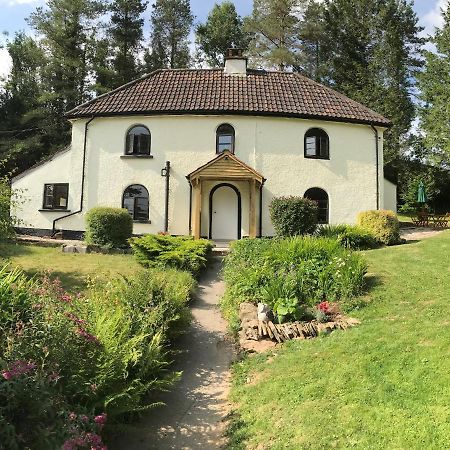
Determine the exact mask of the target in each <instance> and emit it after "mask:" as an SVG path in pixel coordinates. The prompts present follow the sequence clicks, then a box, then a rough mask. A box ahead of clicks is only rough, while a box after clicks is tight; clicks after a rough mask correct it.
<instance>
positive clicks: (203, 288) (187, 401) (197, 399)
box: [110, 257, 234, 450]
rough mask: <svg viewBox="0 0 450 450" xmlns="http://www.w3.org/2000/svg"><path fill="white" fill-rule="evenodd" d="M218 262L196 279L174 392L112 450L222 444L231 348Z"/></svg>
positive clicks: (204, 447) (162, 449) (161, 449)
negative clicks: (221, 302)
mask: <svg viewBox="0 0 450 450" xmlns="http://www.w3.org/2000/svg"><path fill="white" fill-rule="evenodd" d="M221 267H222V258H220V257H214V258H212V263H211V264H210V266H209V269H208V270H207V272H206V273H205V274H204V276H203V277H202V278H201V279H200V284H199V288H198V293H197V296H196V298H195V299H194V301H193V304H192V308H191V309H192V315H193V322H192V325H191V328H190V330H189V332H188V333H187V334H186V335H185V336H184V337H183V338H182V339H181V341H180V342H179V343H178V348H180V347H181V350H182V351H183V353H182V354H181V355H179V356H178V357H177V365H176V367H175V369H176V370H182V371H183V375H182V378H181V380H180V381H179V382H178V384H177V385H176V386H175V388H174V389H173V390H172V391H171V392H168V393H165V394H162V396H161V398H160V399H158V400H162V401H163V402H164V403H166V406H163V407H160V408H156V409H153V410H151V411H150V412H149V413H148V414H146V415H145V417H144V418H143V419H142V421H141V423H139V424H137V425H136V427H135V429H134V430H130V431H129V432H127V433H125V434H124V435H122V436H120V438H116V439H115V442H114V443H113V445H111V446H110V447H111V448H113V449H118V450H134V449H136V450H137V449H139V450H167V449H176V450H185V449H186V450H187V449H202V450H208V449H218V448H220V447H222V445H223V444H224V443H225V441H224V438H223V432H224V430H225V423H224V421H223V419H224V418H225V416H226V415H227V413H228V404H227V400H226V398H227V394H228V389H229V378H230V372H229V368H230V364H231V362H232V359H233V356H234V354H233V347H232V344H231V341H230V340H228V339H227V334H226V331H227V324H226V322H225V320H224V319H223V318H222V317H221V315H220V312H219V309H218V301H219V299H220V297H221V296H222V294H223V291H224V283H223V281H221V280H220V270H221Z"/></svg>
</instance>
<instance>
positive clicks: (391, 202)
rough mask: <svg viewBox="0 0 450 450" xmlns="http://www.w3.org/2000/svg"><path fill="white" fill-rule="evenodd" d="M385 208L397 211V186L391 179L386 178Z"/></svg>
mask: <svg viewBox="0 0 450 450" xmlns="http://www.w3.org/2000/svg"><path fill="white" fill-rule="evenodd" d="M383 184H384V204H383V208H384V209H389V210H390V211H394V212H395V213H397V186H396V185H395V184H394V183H391V182H390V181H389V180H386V178H385V179H384V183H383Z"/></svg>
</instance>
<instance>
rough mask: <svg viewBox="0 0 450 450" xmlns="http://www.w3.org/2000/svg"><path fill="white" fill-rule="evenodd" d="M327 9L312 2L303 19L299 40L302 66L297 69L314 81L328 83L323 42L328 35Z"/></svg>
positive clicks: (313, 0)
mask: <svg viewBox="0 0 450 450" xmlns="http://www.w3.org/2000/svg"><path fill="white" fill-rule="evenodd" d="M324 13H325V7H324V4H323V3H317V1H316V0H310V1H309V3H308V5H307V6H306V9H305V12H304V14H303V16H302V19H301V24H300V31H299V38H300V52H301V55H302V57H301V66H299V67H297V68H296V69H297V70H299V71H300V72H302V73H303V74H304V75H306V76H307V77H309V78H312V79H313V80H316V81H319V82H323V81H326V79H325V77H326V71H327V61H326V57H325V51H324V45H323V40H324V36H325V33H326V28H325V18H324Z"/></svg>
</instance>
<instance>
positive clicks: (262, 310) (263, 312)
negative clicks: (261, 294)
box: [258, 303, 271, 322]
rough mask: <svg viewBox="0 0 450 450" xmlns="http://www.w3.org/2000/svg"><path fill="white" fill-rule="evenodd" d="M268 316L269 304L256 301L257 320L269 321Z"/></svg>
mask: <svg viewBox="0 0 450 450" xmlns="http://www.w3.org/2000/svg"><path fill="white" fill-rule="evenodd" d="M270 316H271V314H270V308H269V306H268V305H266V304H265V303H258V320H260V321H261V322H269V320H270Z"/></svg>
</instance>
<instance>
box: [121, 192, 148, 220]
mask: <svg viewBox="0 0 450 450" xmlns="http://www.w3.org/2000/svg"><path fill="white" fill-rule="evenodd" d="M122 207H123V208H125V209H127V210H128V212H129V213H130V216H131V217H132V218H133V220H136V221H143V222H144V221H148V220H149V195H148V191H147V189H146V188H145V187H144V186H142V185H140V184H133V185H131V186H128V187H127V188H126V189H125V192H124V193H123V201H122Z"/></svg>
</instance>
